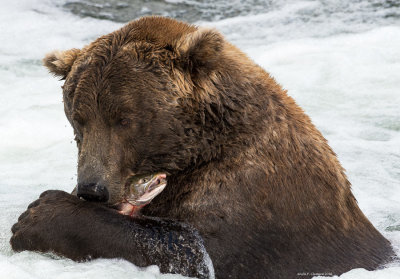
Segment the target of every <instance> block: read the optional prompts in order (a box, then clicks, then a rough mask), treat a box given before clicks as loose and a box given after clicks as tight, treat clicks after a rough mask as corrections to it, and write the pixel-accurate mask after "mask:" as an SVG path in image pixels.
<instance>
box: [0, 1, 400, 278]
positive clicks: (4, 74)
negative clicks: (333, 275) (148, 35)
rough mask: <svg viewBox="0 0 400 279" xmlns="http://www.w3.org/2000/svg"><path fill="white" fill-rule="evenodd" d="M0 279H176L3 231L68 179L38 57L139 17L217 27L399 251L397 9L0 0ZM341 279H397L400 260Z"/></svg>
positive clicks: (59, 118) (397, 5) (57, 95)
mask: <svg viewBox="0 0 400 279" xmlns="http://www.w3.org/2000/svg"><path fill="white" fill-rule="evenodd" d="M0 7H1V8H0V200H1V202H0V208H1V214H0V278H68V279H70V278H93V277H96V278H121V276H123V277H124V278H125V277H128V276H129V278H141V279H143V278H182V277H181V276H178V275H161V274H159V272H158V270H157V268H156V267H150V268H145V269H139V268H137V267H135V266H134V265H132V264H130V263H128V262H125V261H122V260H96V261H93V262H88V263H74V262H72V261H70V260H66V259H60V258H58V257H55V256H54V255H40V254H38V253H29V252H23V253H19V254H15V253H13V252H12V251H11V248H10V245H9V243H8V241H9V238H10V236H11V232H10V228H11V226H12V224H13V223H14V222H15V221H16V220H17V218H18V216H19V215H20V214H21V213H22V212H23V211H24V210H25V208H26V206H27V205H28V204H29V203H30V202H31V201H32V200H34V199H36V198H37V197H38V195H39V194H40V193H41V192H42V191H44V190H47V189H62V190H65V191H71V190H72V189H73V188H74V185H75V181H76V154H77V150H76V147H75V143H74V142H73V131H72V129H71V128H70V126H69V124H68V122H67V120H66V118H65V116H64V112H63V104H62V95H61V88H60V86H61V85H62V82H61V81H58V80H57V79H56V78H53V77H51V75H49V74H48V73H47V71H46V69H44V67H42V62H41V59H42V58H43V57H44V55H45V54H46V53H47V52H49V51H52V50H54V49H61V50H64V49H69V48H73V47H75V48H81V47H83V46H84V45H86V44H88V43H90V42H91V41H92V40H94V39H95V38H97V37H98V36H100V35H103V34H106V33H109V32H111V31H114V30H115V29H117V28H119V27H121V26H122V25H123V24H124V23H126V22H128V21H130V20H133V19H135V18H138V17H140V16H144V15H153V14H154V15H163V16H169V17H173V18H176V19H180V20H184V21H188V22H191V23H193V24H196V25H202V26H210V27H215V28H217V29H218V30H220V31H221V32H222V33H223V34H224V35H225V36H226V38H227V39H228V40H229V41H231V42H232V43H234V44H235V45H237V46H238V47H240V48H241V49H242V50H243V51H245V52H246V53H247V54H248V55H249V56H250V57H251V58H252V59H253V60H254V61H255V62H256V63H258V64H260V65H261V66H262V67H264V68H265V69H266V70H267V71H268V72H270V73H271V74H272V75H273V76H274V77H275V78H276V80H277V81H278V82H279V83H280V84H282V85H283V87H284V88H285V89H287V90H288V93H289V95H291V96H293V97H294V99H295V100H296V101H297V103H298V104H299V105H300V106H301V107H302V108H303V109H304V110H305V111H306V113H307V114H308V115H310V116H311V118H312V120H313V122H314V124H315V125H316V126H317V127H318V128H319V129H320V130H321V131H322V133H323V135H324V136H325V137H326V138H327V139H328V141H329V143H330V145H331V146H332V147H333V149H334V151H335V152H336V153H337V154H338V157H339V160H340V161H341V163H342V164H343V166H344V167H345V168H346V169H347V174H348V176H349V179H350V181H351V182H352V184H353V192H354V194H355V196H356V198H357V200H358V202H359V205H360V207H361V209H362V210H363V212H364V213H365V214H366V215H367V217H368V218H369V219H370V220H371V221H372V223H373V224H374V225H375V226H376V227H377V228H378V230H379V231H380V232H381V233H382V234H383V235H384V236H385V237H387V238H388V239H389V240H390V241H391V242H392V244H393V246H394V248H395V250H396V252H397V253H398V254H399V252H400V2H399V1H397V0H353V1H344V0H302V1H296V0H265V1H261V0H247V1H239V0H232V1H229V0H216V1H212V0H198V1H195V0H158V1H156V0H111V1H100V0H82V1H71V0H18V1H8V0H0ZM340 278H352V279H361V278H362V279H365V278H385V279H387V278H400V263H399V262H393V263H391V264H389V265H388V266H386V267H385V268H384V269H382V270H378V271H372V272H367V271H365V270H361V269H357V270H352V271H350V272H348V273H346V274H344V275H342V276H341V277H340Z"/></svg>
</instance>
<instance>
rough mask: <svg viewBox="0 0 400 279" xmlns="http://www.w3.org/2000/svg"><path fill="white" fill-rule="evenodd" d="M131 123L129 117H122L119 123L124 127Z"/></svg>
mask: <svg viewBox="0 0 400 279" xmlns="http://www.w3.org/2000/svg"><path fill="white" fill-rule="evenodd" d="M130 124H131V120H130V119H128V118H122V119H121V120H120V121H119V125H121V126H123V127H127V126H129V125H130Z"/></svg>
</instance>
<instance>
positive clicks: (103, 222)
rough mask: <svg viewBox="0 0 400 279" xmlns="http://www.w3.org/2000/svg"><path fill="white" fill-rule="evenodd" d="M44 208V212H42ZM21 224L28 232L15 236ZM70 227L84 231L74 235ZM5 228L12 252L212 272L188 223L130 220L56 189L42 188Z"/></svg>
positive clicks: (192, 273) (204, 275) (183, 271)
mask: <svg viewBox="0 0 400 279" xmlns="http://www.w3.org/2000/svg"><path fill="white" fill-rule="evenodd" d="M48 207H51V208H52V214H51V215H50V216H49V213H47V214H43V212H42V210H45V209H46V208H48ZM42 219H46V223H44V222H41V221H42ZM49 219H50V222H48V221H49ZM88 220H96V221H97V222H90V221H88ZM54 223H57V224H58V226H57V227H56V228H55V227H54ZM71 224H73V225H74V226H71ZM26 226H29V232H24V233H22V234H21V233H20V232H21V231H23V230H24V227H26ZM75 226H78V227H79V230H80V231H84V232H85V233H86V235H85V236H83V234H79V235H78V234H76V233H75V232H74V229H75ZM11 230H12V232H13V233H14V236H13V238H12V241H11V243H12V245H13V249H14V250H16V251H22V250H35V251H42V252H47V251H52V252H55V253H57V254H60V255H63V256H66V257H68V258H70V259H73V260H75V261H86V260H89V259H95V258H124V259H127V260H129V261H131V262H134V263H135V264H136V265H138V266H143V267H144V266H149V265H157V266H159V267H160V270H161V272H164V273H180V274H183V275H185V276H190V277H197V278H209V277H210V274H212V272H213V269H212V266H210V265H209V264H208V262H207V259H209V258H208V255H207V254H206V250H205V249H204V243H203V239H202V238H201V237H200V235H199V234H198V232H197V230H196V229H194V228H193V227H192V226H190V225H187V224H182V223H179V222H176V221H170V220H161V219H159V218H150V217H147V218H139V217H137V218H135V219H132V218H131V217H129V216H125V215H121V214H118V213H117V212H116V211H115V210H112V209H110V208H108V207H106V206H104V205H102V204H100V203H90V202H86V201H83V200H80V199H79V198H77V197H76V196H73V195H70V194H68V193H65V192H62V191H54V190H53V191H46V192H44V193H43V194H42V195H41V196H40V198H39V199H38V200H37V201H35V202H33V203H32V204H31V205H29V210H28V211H26V212H25V213H23V214H22V215H21V217H20V218H19V222H18V223H17V224H15V225H14V226H13V227H12V229H11ZM56 239H60V240H61V241H56ZM114 240H117V242H114Z"/></svg>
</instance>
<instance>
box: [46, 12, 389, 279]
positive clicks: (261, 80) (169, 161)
mask: <svg viewBox="0 0 400 279" xmlns="http://www.w3.org/2000/svg"><path fill="white" fill-rule="evenodd" d="M44 63H45V65H46V66H47V67H48V68H49V70H50V71H51V72H52V73H54V74H55V75H58V76H61V77H66V82H65V85H64V104H65V112H66V115H67V117H68V119H69V121H70V122H71V124H72V126H73V127H74V130H75V133H76V137H77V142H78V147H79V164H78V182H79V181H83V182H88V181H92V182H99V181H100V182H101V183H103V184H105V185H106V186H107V188H108V191H109V192H110V199H109V203H110V204H113V203H117V202H119V201H121V200H122V193H123V192H124V187H125V181H126V180H127V179H128V178H129V177H130V176H131V175H133V174H137V173H148V172H158V171H166V172H168V173H170V177H169V178H168V186H167V187H166V189H165V190H164V192H163V193H162V194H160V195H159V196H158V197H157V198H156V199H155V200H154V201H153V202H152V203H151V204H150V205H148V206H147V207H146V208H145V209H144V214H147V215H151V216H159V217H167V218H173V219H177V220H181V221H184V222H188V223H191V224H192V225H194V226H195V227H196V228H197V229H198V230H199V231H200V233H201V235H202V236H203V238H204V239H205V244H206V247H207V251H208V252H209V254H210V256H211V258H212V260H213V262H214V267H215V269H216V275H217V278H293V277H295V276H296V274H297V273H300V272H332V273H333V274H341V273H343V272H346V271H348V270H350V269H352V268H356V267H362V268H366V269H375V268H377V267H378V266H380V265H381V264H384V263H385V262H387V261H389V260H390V256H391V255H392V253H393V252H392V249H391V246H390V244H389V242H388V241H387V240H386V239H384V238H383V236H382V235H381V234H380V233H379V232H378V231H377V230H376V229H375V228H374V227H373V225H372V224H371V223H370V222H369V221H368V220H367V218H366V217H365V216H364V214H363V213H362V212H361V211H360V209H359V207H358V206H357V202H356V200H355V198H354V196H353V195H352V193H351V190H350V183H349V181H348V180H347V178H346V175H345V173H344V170H343V168H342V167H341V165H340V163H339V162H338V160H337V158H336V155H335V154H334V152H333V151H332V150H331V148H330V147H329V145H328V144H327V141H326V140H325V139H324V137H323V136H322V135H321V133H320V132H319V131H318V130H317V129H316V128H315V127H314V125H313V124H312V123H311V121H310V119H309V117H308V116H306V115H305V114H304V112H303V111H302V110H301V109H300V108H299V107H298V106H297V105H296V103H295V102H294V101H293V99H292V98H291V97H289V96H288V95H287V94H286V92H285V91H284V90H283V89H282V88H281V87H280V86H279V85H278V84H277V83H276V82H275V80H274V79H273V78H272V77H271V76H270V75H269V74H268V73H266V72H265V71H264V70H263V69H261V68H260V67H259V66H257V65H256V64H254V62H252V61H251V60H250V59H249V58H247V57H246V55H244V54H243V53H242V52H241V51H240V50H238V49H237V48H236V47H234V46H232V45H231V44H229V43H228V42H226V41H225V39H224V38H223V37H222V35H221V34H219V33H218V32H217V31H215V30H210V29H197V28H196V27H194V26H191V25H187V24H185V23H181V22H177V21H174V20H171V19H166V18H161V17H148V18H142V19H139V20H137V21H133V22H131V23H129V24H127V25H126V26H124V27H123V28H122V29H120V30H117V31H115V32H113V33H111V34H108V35H105V36H103V37H100V38H99V39H97V40H96V41H94V42H93V43H92V44H90V45H89V46H87V47H85V48H84V49H82V50H80V51H78V50H71V51H66V52H63V53H62V54H60V53H58V54H56V55H49V56H47V57H46V58H45V60H44ZM122 119H127V120H128V123H129V125H126V121H124V122H123V123H125V125H121V123H122V122H121V120H122ZM302 278H304V277H302Z"/></svg>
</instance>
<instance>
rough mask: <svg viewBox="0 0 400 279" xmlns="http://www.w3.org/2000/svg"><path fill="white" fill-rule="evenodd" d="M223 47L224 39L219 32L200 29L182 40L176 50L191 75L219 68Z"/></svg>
mask: <svg viewBox="0 0 400 279" xmlns="http://www.w3.org/2000/svg"><path fill="white" fill-rule="evenodd" d="M223 45H224V37H223V36H222V35H221V34H220V33H219V32H218V31H216V30H214V29H209V28H199V29H198V30H197V31H195V32H193V33H189V34H187V35H185V36H183V37H182V38H180V39H179V40H178V42H177V44H176V49H177V52H178V54H179V58H180V61H181V62H182V63H183V64H184V65H183V66H184V67H186V68H187V69H188V70H189V71H190V72H191V73H201V72H202V73H208V72H210V71H211V70H213V69H214V68H215V67H216V66H217V64H218V61H219V57H220V54H221V50H222V48H223Z"/></svg>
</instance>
